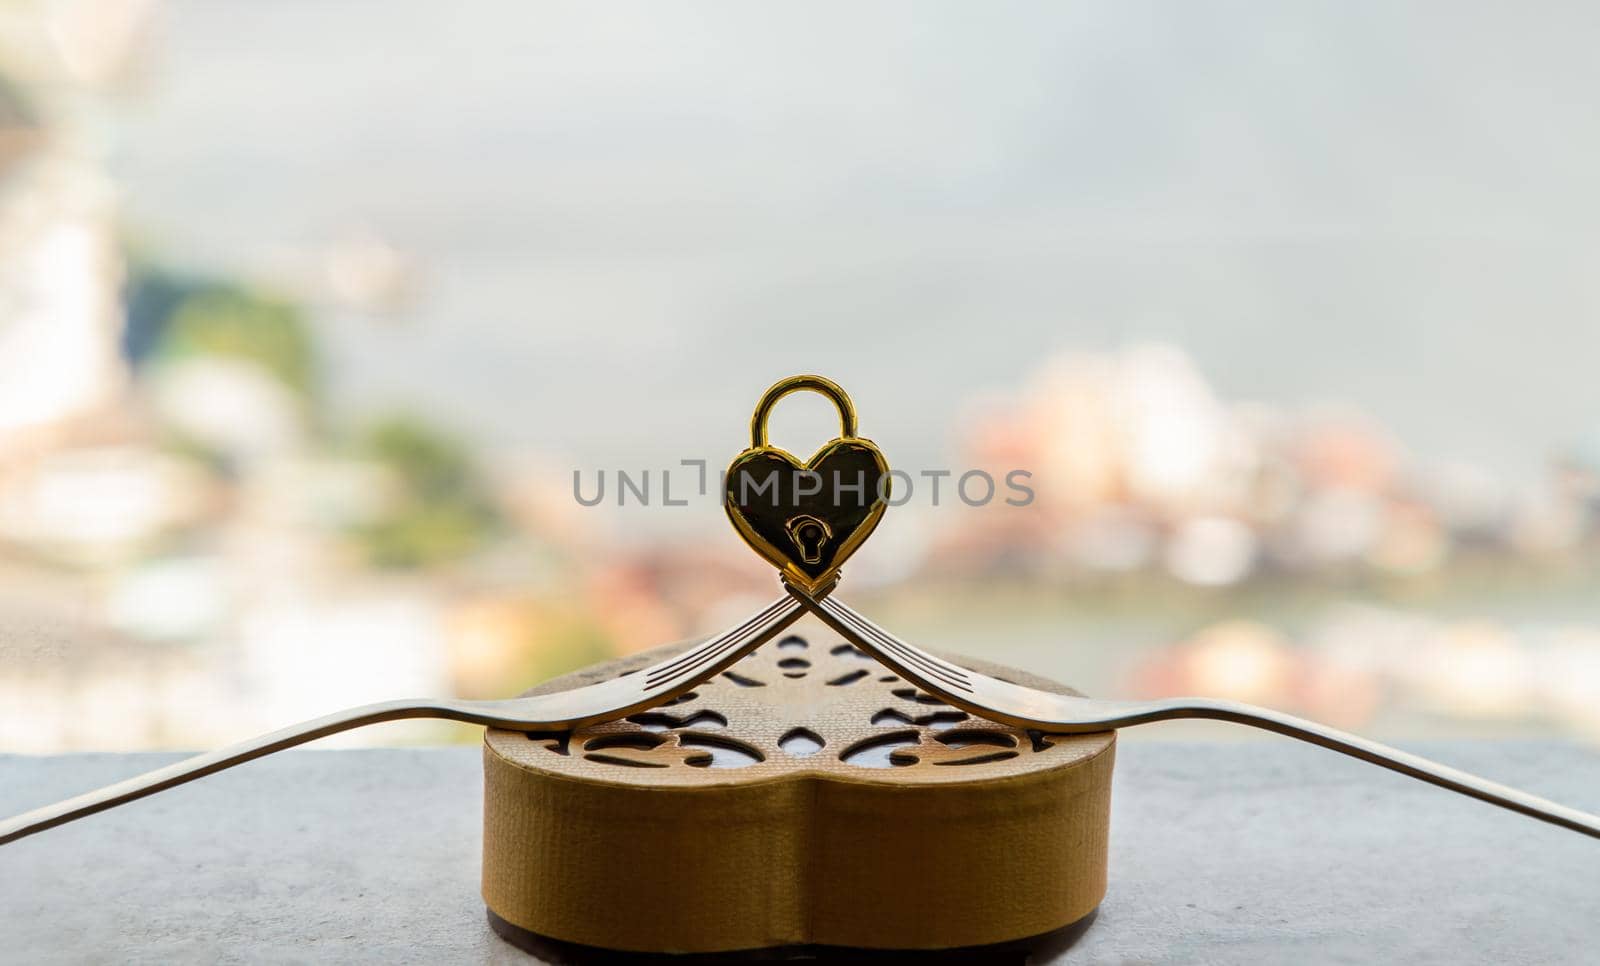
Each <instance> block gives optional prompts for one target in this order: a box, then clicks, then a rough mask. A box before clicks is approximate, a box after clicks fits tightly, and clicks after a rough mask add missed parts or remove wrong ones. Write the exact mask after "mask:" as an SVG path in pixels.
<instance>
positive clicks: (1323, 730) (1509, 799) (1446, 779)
mask: <svg viewBox="0 0 1600 966" xmlns="http://www.w3.org/2000/svg"><path fill="white" fill-rule="evenodd" d="M784 586H785V588H787V589H788V591H789V593H790V594H791V595H792V596H793V597H794V598H795V599H796V600H799V601H801V602H802V603H803V604H804V605H805V607H806V609H807V610H809V611H811V612H813V613H814V614H816V615H817V616H818V617H819V618H821V619H822V621H823V623H825V624H827V625H828V626H829V627H831V628H833V629H834V630H835V631H837V632H839V633H840V634H842V635H843V636H844V637H845V639H846V640H848V641H849V642H850V643H852V644H854V645H855V646H856V647H858V648H860V649H861V650H863V651H866V652H867V653H868V654H870V655H872V656H873V657H875V658H877V659H878V660H879V661H881V662H883V663H884V664H887V665H888V666H889V667H891V668H893V669H894V670H895V671H896V672H898V673H899V674H900V676H901V677H903V678H905V679H906V680H907V681H910V682H911V683H912V684H915V685H917V686H918V687H920V688H922V690H924V691H926V692H928V693H929V694H931V695H934V696H935V697H938V698H940V699H942V700H944V701H946V702H948V703H950V704H951V705H954V706H955V707H957V708H961V709H962V710H964V711H969V712H971V713H972V714H975V715H978V716H980V717H983V718H988V719H990V720H993V721H1000V722H1003V723H1005V724H1009V725H1014V726H1016V727H1019V728H1033V729H1036V730H1039V731H1044V732H1050V733H1057V734H1074V733H1082V732H1092V731H1109V730H1111V729H1113V728H1127V727H1131V726H1133V725H1141V724H1148V723H1150V722H1152V721H1171V720H1174V719H1177V718H1209V719H1214V720H1217V721H1232V722H1234V723H1236V724H1242V725H1249V726H1251V727H1254V728H1264V729H1266V730H1267V731H1273V732H1276V733H1278V734H1280V735H1288V736H1289V737H1291V738H1298V739H1299V740H1301V741H1308V742H1310V743H1312V744H1314V745H1321V746H1322V747H1324V748H1329V749H1332V750H1333V751H1337V752H1340V753H1341V754H1346V755H1349V756H1351V757H1353V758H1359V759H1361V760H1362V761H1366V762H1370V763H1372V764H1374V765H1379V766H1381V767H1383V768H1388V769H1390V770H1391V771H1397V772H1399V773H1400V774H1402V775H1409V776H1411V777H1412V778H1418V779H1421V780H1422V781H1425V782H1428V783H1430V784H1433V785H1438V786H1440V787H1441V788H1448V789H1450V790H1451V791H1453V792H1459V793H1460V794H1462V795H1467V796H1470V797H1472V798H1476V799H1480V800H1482V801H1485V802H1488V803H1490V804H1491V805H1498V806H1500V807H1501V808H1508V809H1510V810H1512V811H1513V812H1520V813H1522V814H1523V815H1528V816H1531V817H1533V818H1536V819H1539V820H1540V821H1544V822H1549V823H1550V824H1552V825H1559V826H1561V827H1562V828H1569V829H1572V830H1573V831H1574V832H1582V833H1583V834H1584V835H1588V836H1592V837H1594V838H1600V816H1596V815H1591V814H1589V813H1588V812H1582V811H1579V810H1578V809H1575V808H1568V807H1567V806H1565V805H1558V804H1556V803H1555V802H1552V801H1548V800H1547V799H1543V798H1539V797H1538V796H1536V795H1529V794H1528V793H1527V792H1522V791H1518V790H1517V789H1515V788H1510V787H1507V786H1505V785H1501V784H1499V783H1497V782H1492V781H1489V780H1488V779H1486V778H1479V777H1478V776H1477V775H1470V774H1468V773H1466V772H1464V771H1459V770H1457V769H1454V768H1450V767H1448V766H1446V765H1441V764H1439V763H1438V762H1435V761H1430V760H1428V759H1426V758H1422V757H1420V756H1418V755H1413V754H1410V753H1409V752H1404V751H1400V750H1399V749H1396V748H1391V747H1389V746H1388V745H1383V744H1379V743H1378V742H1376V741H1369V740H1367V739H1366V738H1362V737H1359V736H1357V735H1352V734H1349V733H1348V732H1344V731H1340V730H1338V729H1337V728H1330V727H1328V726H1327V725H1321V724H1317V723H1316V722H1314V721H1307V720H1305V719H1304V718H1296V717H1294V716H1293V715H1288V714H1284V713H1282V712H1280V711H1273V710H1271V709H1269V708H1261V707H1257V706H1255V705H1251V704H1244V703H1242V702H1239V701H1221V700H1217V699H1214V698H1164V699H1161V700H1158V701H1104V700H1098V699H1094V698H1083V697H1076V696H1073V695H1065V694H1052V693H1049V692H1046V691H1039V690H1036V689H1034V688H1029V687H1024V686H1022V685H1020V684H1012V683H1010V682H1007V681H1001V680H998V679H996V678H992V677H989V676H988V675H986V674H980V673H978V672H977V671H972V670H968V669H967V668H964V667H960V666H959V665H956V664H952V663H950V662H949V661H946V660H943V659H942V658H938V657H935V656H934V655H932V654H929V653H928V652H927V651H924V650H922V649H921V648H918V647H915V646H913V645H911V644H908V643H906V642H905V641H902V640H900V639H899V638H898V637H895V636H894V635H893V634H890V633H889V632H888V631H886V630H884V629H883V628H881V627H879V626H878V625H877V624H874V623H873V622H872V621H870V620H867V619H866V618H865V617H863V616H861V614H859V613H857V612H856V611H855V610H854V609H853V608H851V607H850V606H849V605H848V604H846V603H844V602H843V601H841V600H839V599H838V598H837V597H831V596H822V595H818V596H816V597H812V596H808V595H807V594H806V592H805V591H803V590H801V589H799V588H798V587H795V586H793V585H791V584H789V583H788V582H787V581H785V582H784ZM830 590H831V588H830Z"/></svg>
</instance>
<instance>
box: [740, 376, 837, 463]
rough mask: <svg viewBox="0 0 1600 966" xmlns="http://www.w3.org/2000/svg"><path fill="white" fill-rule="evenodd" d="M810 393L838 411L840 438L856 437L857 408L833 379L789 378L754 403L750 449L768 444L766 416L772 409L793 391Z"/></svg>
mask: <svg viewBox="0 0 1600 966" xmlns="http://www.w3.org/2000/svg"><path fill="white" fill-rule="evenodd" d="M803 390H810V391H811V392H815V393H821V394H822V395H824V396H827V397H828V399H829V400H831V401H832V402H833V405H834V408H835V409H838V410H839V437H840V438H841V439H851V438H854V436H855V435H856V407H855V403H852V402H851V401H850V397H849V396H847V395H845V393H844V390H843V389H840V388H839V386H838V384H837V383H835V382H834V381H833V380H832V379H824V378H823V377H822V376H790V377H789V378H787V379H784V380H781V381H779V382H777V383H774V384H773V386H772V388H771V389H768V390H767V392H766V395H764V396H762V397H761V401H760V402H759V403H757V404H756V414H755V415H754V416H751V417H750V446H751V447H752V448H753V449H760V448H761V447H763V446H765V445H767V417H768V416H770V415H772V407H774V406H776V405H777V404H778V400H780V399H782V398H783V397H784V396H787V395H789V394H790V393H792V392H801V391H803Z"/></svg>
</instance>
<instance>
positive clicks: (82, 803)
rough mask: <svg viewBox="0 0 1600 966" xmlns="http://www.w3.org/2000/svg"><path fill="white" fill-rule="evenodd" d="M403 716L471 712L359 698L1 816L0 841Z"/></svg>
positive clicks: (463, 716)
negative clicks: (348, 704) (306, 718)
mask: <svg viewBox="0 0 1600 966" xmlns="http://www.w3.org/2000/svg"><path fill="white" fill-rule="evenodd" d="M402 718H448V719H454V720H457V721H469V720H471V716H470V715H468V714H463V713H461V712H460V711H459V710H458V709H453V708H450V707H448V706H446V705H444V704H441V703H435V702H429V701H412V700H401V701H380V702H378V703H376V704H364V705H361V706H360V707H355V708H346V709H345V710H343V711H337V712H334V713H333V714H330V715H324V716H323V717H320V718H313V719H311V720H310V721H302V722H300V723H299V724H295V725H290V726H289V727H287V728H281V729H279V730H277V731H273V732H270V733H268V734H264V735H258V736H256V737H254V738H250V739H247V740H245V741H241V742H238V743H237V744H232V745H228V746H227V747H226V748H219V749H217V750H216V751H208V752H206V753H204V754H200V755H195V756H193V757H190V758H185V759H183V760H182V761H177V762H173V763H172V764H170V765H167V766H166V767H164V768H157V769H155V770H154V771H148V772H145V773H144V774H142V775H135V776H134V777H132V778H129V779H127V780H126V781H120V782H117V783H116V784H114V785H107V786H105V787H104V788H97V789H95V790H94V791H92V792H85V793H84V794H82V795H78V796H76V797H74V798H69V799H66V800H65V801H60V802H55V803H53V804H50V805H45V806H43V807H42V808H36V809H34V810H33V811H31V812H23V813H22V814H21V815H17V816H15V817H13V818H8V819H5V820H3V821H0V845H5V844H6V843H7V842H13V841H15V840H17V839H20V838H23V837H24V836H28V835H32V834H33V833H35V832H43V831H44V830H45V829H48V828H54V827H55V826H57V825H62V824H65V823H67V822H70V821H73V820H74V819H79V818H83V817H84V816H86V815H93V814H94V813H95V812H102V811H105V810H106V809H108V808H115V807H116V806H118V805H122V804H124V803H126V802H131V801H133V800H135V799H139V798H143V797H145V796H146V795H154V794H155V793H156V792H161V791H165V790H167V789H169V788H172V787H174V786H176V785H182V784H184V783H185V782H192V781H194V780H195V779H197V778H204V777H205V776H207V775H211V774H214V773H216V772H219V771H222V770H223V769H224V768H232V767H233V766H234V765H242V764H244V763H245V762H247V761H251V760H254V759H256V758H260V757H262V756H263V755H270V754H272V753H273V752H275V751H282V750H283V749H285V748H293V747H294V746H295V745H303V744H305V743H306V742H308V741H315V740H316V739H318V738H324V737H326V736H328V735H331V734H337V733H339V732H341V731H349V730H350V729H352V728H364V727H366V726H367V725H370V724H378V723H379V722H383V721H398V720H400V719H402Z"/></svg>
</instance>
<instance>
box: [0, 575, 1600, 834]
mask: <svg viewBox="0 0 1600 966" xmlns="http://www.w3.org/2000/svg"><path fill="white" fill-rule="evenodd" d="M838 581H839V576H838V574H837V572H835V573H834V574H833V576H832V579H831V580H828V581H826V582H825V583H823V584H822V585H820V586H818V587H816V588H814V589H806V588H802V587H800V586H798V585H796V584H795V583H793V582H791V581H790V580H789V579H788V578H787V577H786V578H784V579H783V585H784V590H785V591H786V592H785V594H784V595H783V596H782V597H780V598H778V599H777V600H775V601H773V602H772V603H770V604H768V605H767V606H766V607H764V608H762V609H761V610H760V611H758V612H756V613H755V614H753V615H751V616H750V617H749V618H747V619H745V620H744V621H741V622H740V623H738V624H736V625H734V626H733V627H730V628H728V629H727V630H725V631H723V632H722V633H720V634H718V635H717V636H715V637H712V638H709V639H708V640H705V641H703V642H701V643H700V644H698V645H696V646H694V647H692V648H690V649H688V650H686V651H683V652H681V653H679V654H676V655H673V656H672V657H669V658H667V659H665V660H662V661H660V662H659V663H657V664H655V665H653V666H651V667H649V668H645V669H642V670H640V671H638V672H635V673H633V674H628V675H625V676H623V677H619V678H614V679H612V680H609V681H601V682H599V683H596V684H590V685H585V686H583V687H578V688H573V689H571V690H568V691H562V692H558V693H555V694H541V695H536V696H533V697H525V698H513V699H509V700H503V701H463V700H453V699H402V700H398V701H383V702H379V703H377V704H367V705H362V706H360V707H355V708H349V709H347V710H344V711H339V712H335V713H334V714H330V715H326V716H324V717H321V718H314V719H312V720H310V721H304V722H301V723H300V724H297V725H292V726H290V727H288V728H284V729H282V730H280V731H274V732H272V733H270V734H265V735H261V736H259V737H256V738H252V739H249V740H248V741H243V742H240V743H238V744H235V745H230V746H228V747H226V748H222V749H220V750H218V751H213V752H208V753H206V754H202V755H196V756H195V757H193V758H188V759H185V760H183V761H180V762H177V763H175V764H172V765H168V766H167V767H165V768H159V769H156V770H155V771H151V772H147V773H145V774H143V775H138V776H135V777H133V778H130V779H128V780H126V781H122V782H118V783H117V784H114V785H108V786H106V787H104V788H101V789H98V790H96V791H92V792H88V793H86V794H83V795H79V796H77V797H76V798H70V799H67V800H66V801H62V802H57V803H55V804H53V805H46V806H44V807H43V808H37V809H34V810H33V811H31V812H26V813H24V814H22V815H18V816H16V817H15V818H11V819H7V820H5V821H0V845H3V844H5V843H7V842H12V841H15V840H17V839H20V838H23V837H24V836H27V835H32V834H33V833H35V832H42V831H44V830H45V829H48V828H51V827H53V826H56V825H61V824H64V823H66V822H71V821H74V820H76V819H80V818H83V817H84V816H86V815H92V814H94V813H95V812H99V811H104V810H105V809H108V808H114V807H116V806H118V805H123V804H126V803H127V802H131V801H134V800H135V799H139V798H143V797H145V796H146V795H153V794H155V793H156V792H160V791H165V790H166V789H168V788H172V787H174V786H177V785H182V784H184V783H185V782H190V781H193V780H195V779H196V778H202V777H204V776H206V775H210V774H212V773H214V772H219V771H222V770H223V769H225V768H232V767H233V766H234V765H240V764H243V763H244V762H247V761H250V760H252V759H255V758H260V757H262V756H263V755H270V754H272V753H273V752H276V751H281V750H283V749H285V748H291V747H293V746H295V745H299V744H304V743H305V742H308V741H312V740H314V739H317V738H321V737H324V736H326V735H331V734H335V733H337V732H340V731H348V730H350V729H352V728H360V727H364V726H366V725H370V724H377V723H378V722H381V721H394V720H397V719H401V718H444V719H449V720H454V721H466V722H470V723H472V724H478V725H483V726H485V727H489V728H507V729H512V730H519V731H560V730H565V729H570V728H578V727H581V726H583V725H586V724H591V723H594V722H598V721H610V720H613V719H616V718H622V717H625V716H627V715H630V714H633V713H635V712H637V711H642V710H644V709H646V708H650V707H654V706H656V705H660V704H665V703H666V702H668V701H670V700H672V699H673V698H675V697H677V696H678V695H680V694H683V693H684V692H686V691H688V690H689V689H690V688H693V687H694V686H695V685H697V684H700V683H701V682H703V681H705V680H707V679H709V678H711V677H713V676H715V675H717V674H719V673H721V672H722V671H724V670H726V669H727V668H728V667H730V666H731V665H733V664H734V663H735V662H736V661H738V660H739V659H740V658H742V657H744V656H745V655H747V654H749V653H750V652H751V651H754V650H755V649H756V648H758V647H760V646H761V645H762V644H764V643H766V642H767V641H769V640H771V639H772V638H773V637H774V636H776V635H777V634H778V633H779V632H781V631H783V630H784V629H785V628H787V627H788V626H789V625H791V624H793V623H794V622H795V621H796V620H798V619H799V618H800V617H801V616H802V615H804V614H806V613H807V612H810V613H812V614H815V615H816V616H817V617H818V618H820V619H821V620H822V622H823V623H825V624H827V625H828V626H829V627H830V628H832V629H833V630H835V631H837V632H838V633H839V634H841V635H842V636H843V637H844V638H845V639H846V640H847V641H849V642H850V643H851V644H854V645H855V646H856V647H858V648H860V649H861V650H862V651H865V652H866V653H868V654H870V655H872V656H873V657H875V658H876V659H878V660H879V661H881V662H882V663H883V664H885V665H887V666H888V667H890V668H892V669H893V670H894V671H895V672H896V673H897V674H899V675H900V676H901V677H903V678H905V679H906V680H907V681H910V682H911V683H913V684H915V685H917V686H918V687H920V688H922V689H923V690H924V691H926V692H928V693H929V694H931V695H934V696H935V697H938V698H940V699H941V700H943V701H945V702H948V703H949V704H951V705H954V706H955V707H958V708H961V709H962V710H964V711H968V712H971V713H972V714H976V715H979V716H981V717H984V718H989V719H991V720H994V721H999V722H1003V723H1005V724H1010V725H1015V726H1017V727H1022V728H1032V729H1037V730H1039V731H1041V732H1045V733H1049V734H1076V733H1084V732H1095V731H1108V730H1111V729H1114V728H1127V727H1131V726H1133V725H1140V724H1148V723H1150V722H1152V721H1168V720H1173V719H1177V718H1211V719H1216V720H1221V721H1232V722H1235V723H1237V724H1243V725H1249V726H1251V727H1255V728H1263V729H1265V730H1267V731H1273V732H1277V733H1278V734H1282V735H1288V736H1289V737H1291V738H1297V739H1299V740H1301V741H1307V742H1310V743H1312V744H1315V745H1321V746H1322V747H1324V748H1329V749H1332V750H1334V751H1337V752H1340V753H1341V754H1345V755H1349V756H1351V757H1353V758H1359V759H1361V760H1362V761H1367V762H1371V763H1372V764H1374V765H1379V766H1381V767H1383V768H1388V769H1390V770H1392V771H1397V772H1400V773H1401V774H1403V775H1410V776H1411V777H1412V778H1418V779H1421V780H1422V781H1425V782H1429V783H1430V784H1434V785H1438V786H1440V787H1441V788H1447V789H1450V790H1451V791H1453V792H1458V793H1460V794H1462V795H1468V796H1470V797H1472V798H1477V799H1480V800H1482V801H1485V802H1489V803H1490V804H1492V805H1498V806H1500V807H1501V808H1508V809H1510V810H1512V811H1514V812H1521V813H1522V814H1524V815H1528V816H1531V817H1533V818H1536V819H1539V820H1540V821H1544V822H1549V823H1551V824H1553V825H1559V826H1561V827H1563V828H1569V829H1572V830H1573V831H1575V832H1581V833H1583V834H1584V835H1589V836H1592V837H1594V838H1600V816H1596V815H1592V814H1589V813H1588V812H1582V811H1579V810H1577V809H1575V808H1568V807H1566V806H1564V805H1558V804H1556V803H1555V802H1551V801H1547V800H1545V799H1543V798H1539V797H1537V796H1535V795H1530V794H1528V793H1526V792H1523V791H1519V790H1517V789H1515V788H1510V787H1507V786H1505V785H1501V784H1497V783H1495V782H1492V781H1489V780H1487V779H1484V778H1480V777H1478V776H1476V775H1470V774H1467V773H1466V772H1463V771H1458V770H1456V769H1454V768H1450V767H1448V766H1445V765H1441V764H1439V763H1437V762H1434V761H1429V760H1428V759H1426V758H1422V757H1419V756H1417V755H1413V754H1409V753H1407V752H1403V751H1399V750H1397V749H1394V748H1390V747H1388V746H1387V745H1382V744H1379V743H1378V742H1375V741H1369V740H1367V739H1365V738H1361V737H1358V736H1356V735H1352V734H1349V733H1347V732H1343V731H1339V730H1337V729H1335V728H1330V727H1327V726H1326V725H1321V724H1317V723H1316V722H1313V721H1307V720H1305V719H1303V718H1296V717H1294V716H1292V715H1287V714H1283V713H1281V712H1278V711H1272V710H1270V709H1267V708H1261V707H1256V706H1254V705H1250V704H1244V703H1241V702H1237V701H1221V700H1216V699H1212V698H1166V699H1162V700H1158V701H1105V700H1098V699H1094V698H1085V697H1077V696H1073V695H1063V694H1051V693H1048V692H1045V691H1039V690H1035V689H1034V688H1029V687H1024V686H1022V685H1020V684H1013V683H1011V682H1009V681H1002V680H999V679H998V678H994V677H990V676H988V675H986V674H980V673H978V672H977V671H972V670H969V669H967V668H964V667H961V666H960V665H958V664H952V663H951V662H949V661H946V660H943V659H942V658H938V657H935V656H934V655H932V654H929V653H928V652H927V651H924V650H922V649H921V648H919V647H916V646H914V645H912V644H909V643H907V642H905V641H902V640H900V639H899V638H897V637H895V636H894V635H893V634H890V633H889V632H888V631H886V630H884V629H883V628H881V627H879V626H878V625H877V624H874V623H873V622H872V621H870V620H868V619H867V618H865V617H863V616H862V615H861V614H860V613H858V612H857V611H856V610H855V609H854V608H852V607H850V606H849V605H848V604H846V603H844V602H843V601H841V600H839V599H838V598H837V597H836V596H834V595H833V590H834V588H835V587H837V586H838Z"/></svg>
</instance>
